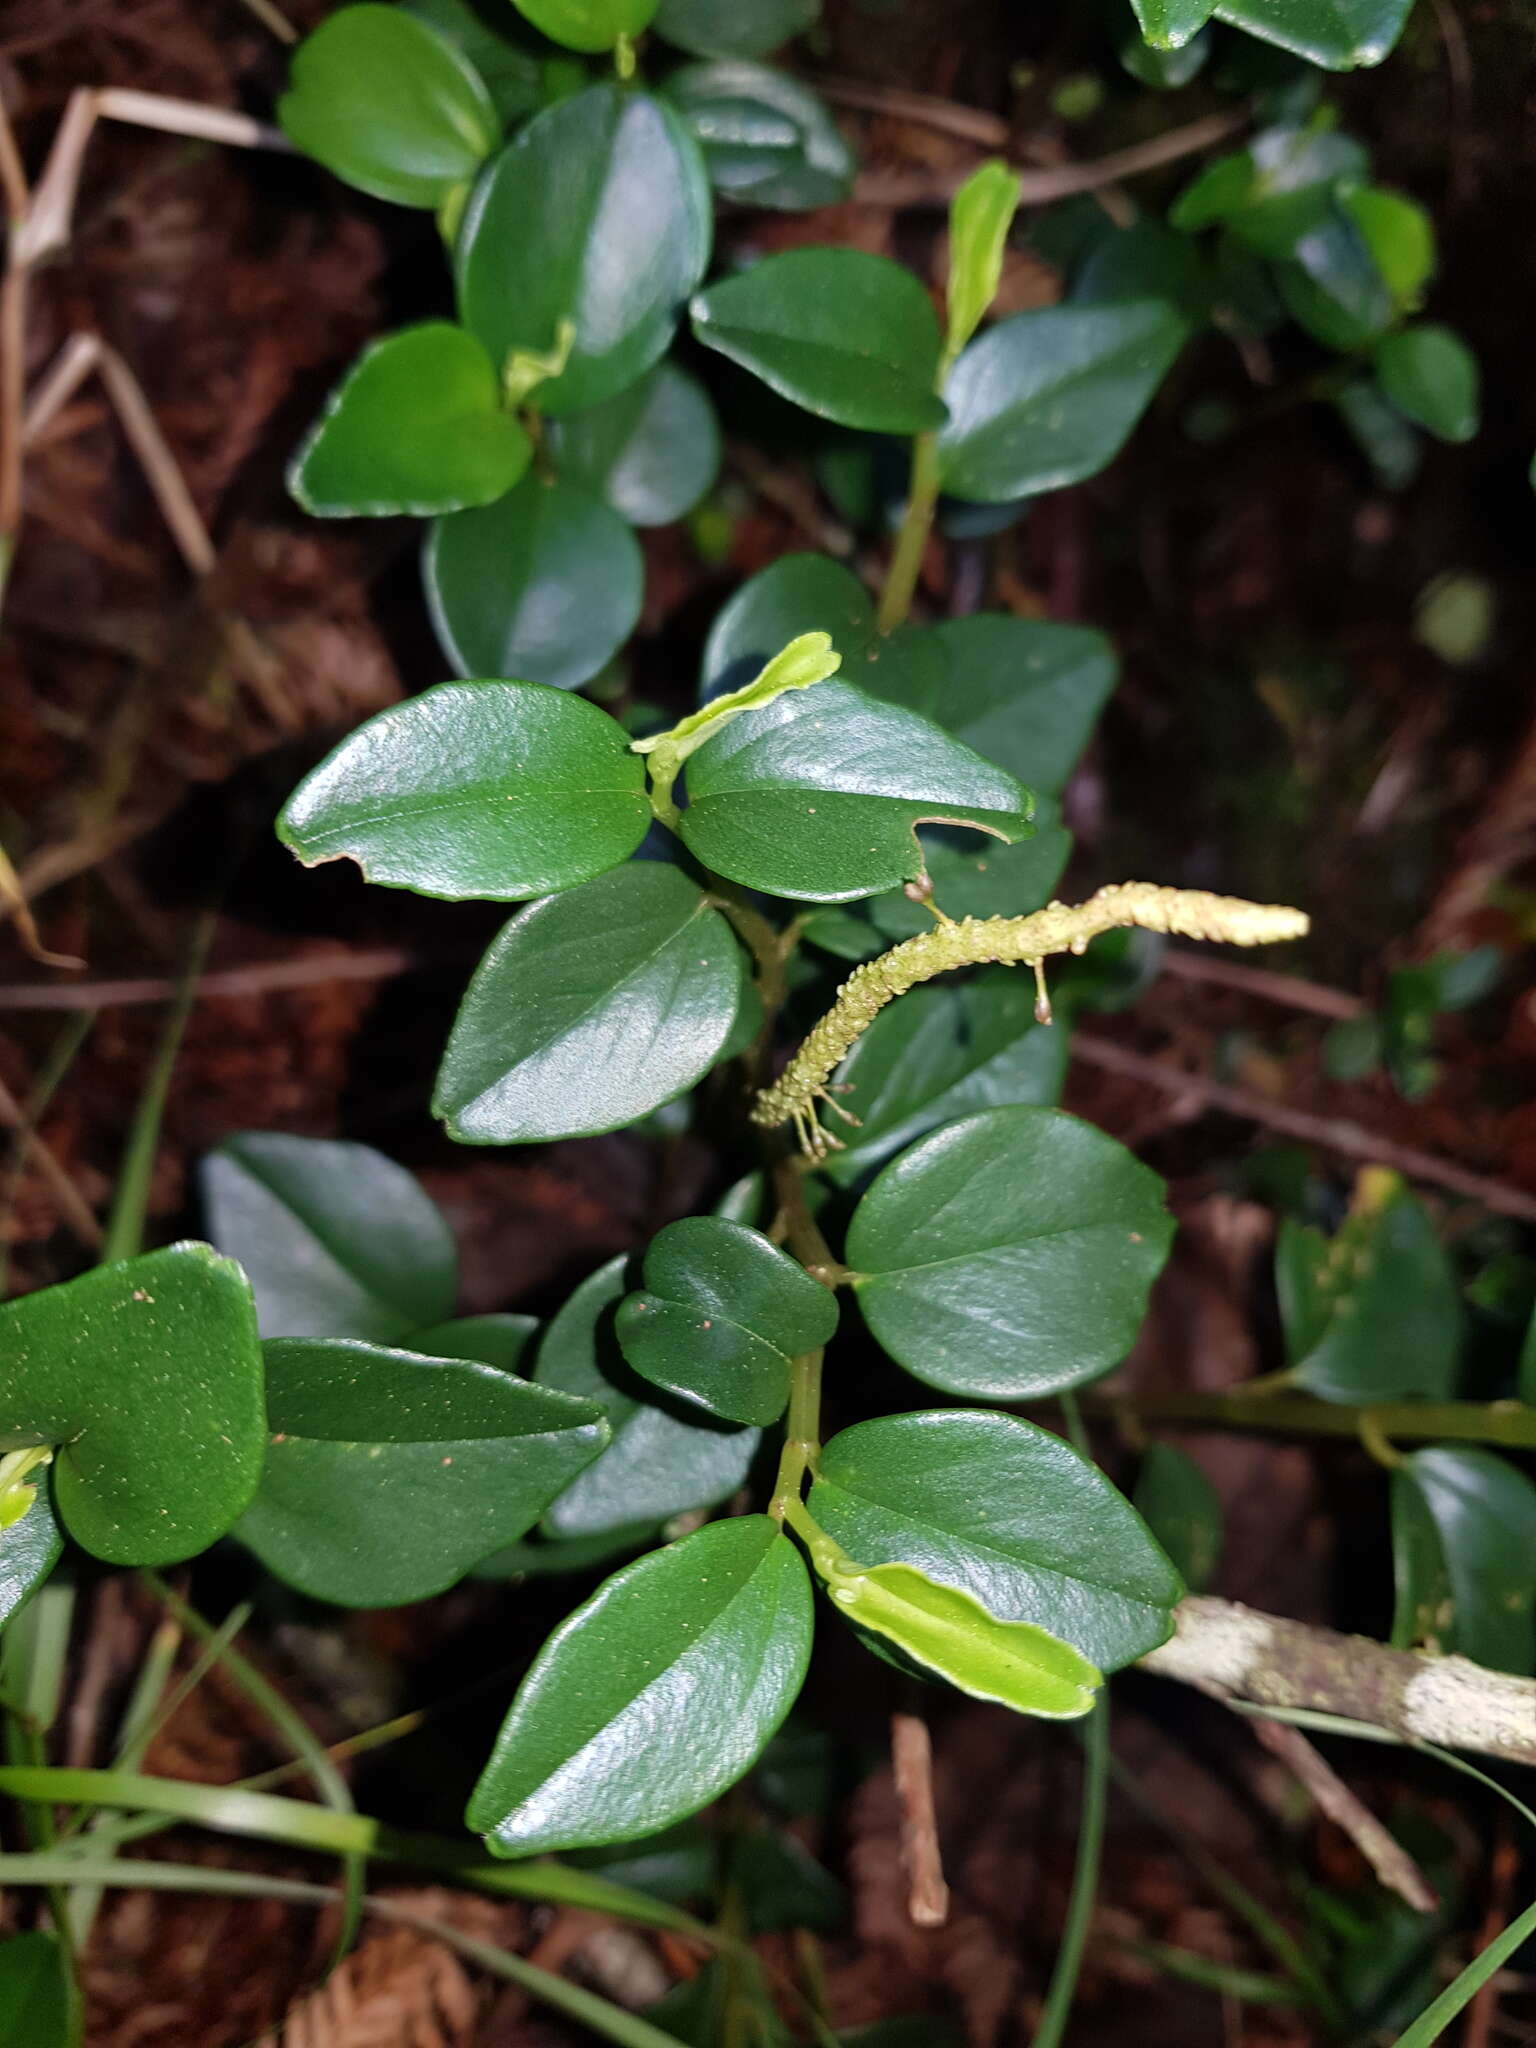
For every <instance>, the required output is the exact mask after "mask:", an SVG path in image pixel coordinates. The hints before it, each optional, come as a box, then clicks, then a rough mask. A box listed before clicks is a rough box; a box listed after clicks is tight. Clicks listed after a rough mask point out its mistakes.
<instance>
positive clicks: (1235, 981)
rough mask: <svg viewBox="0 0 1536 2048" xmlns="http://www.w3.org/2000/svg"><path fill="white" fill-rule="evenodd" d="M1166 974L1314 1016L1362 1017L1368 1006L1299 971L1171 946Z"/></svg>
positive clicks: (1343, 1019) (1164, 962)
mask: <svg viewBox="0 0 1536 2048" xmlns="http://www.w3.org/2000/svg"><path fill="white" fill-rule="evenodd" d="M1159 964H1160V965H1161V968H1162V971H1163V973H1164V974H1171V975H1172V976H1173V977H1174V979H1175V980H1176V981H1205V982H1210V983H1212V984H1213V985H1214V986H1215V987H1217V988H1230V989H1235V990H1236V991H1237V992H1238V994H1239V995H1245V996H1258V997H1260V998H1261V999H1262V1000H1263V1001H1264V1002H1267V1003H1282V1004H1284V1006H1285V1007H1286V1008H1287V1009H1289V1010H1309V1011H1311V1012H1312V1014H1313V1015H1314V1016H1318V1017H1331V1018H1333V1019H1335V1020H1336V1021H1337V1022H1339V1023H1347V1022H1348V1021H1349V1020H1350V1019H1351V1018H1354V1017H1363V1016H1364V1015H1365V1011H1366V1005H1365V1003H1364V1001H1363V1000H1362V999H1361V998H1360V997H1359V996H1352V995H1349V994H1347V993H1346V992H1345V991H1344V990H1343V989H1341V988H1324V987H1323V985H1322V984H1321V983H1320V982H1316V981H1306V980H1304V979H1303V978H1302V977H1301V976H1300V975H1298V974H1277V973H1276V972H1275V971H1274V969H1273V968H1271V967H1246V966H1244V965H1243V963H1242V962H1241V961H1240V960H1222V959H1220V958H1218V957H1216V956H1214V955H1212V954H1208V953H1186V952H1185V951H1184V949H1183V948H1182V947H1181V946H1170V947H1169V948H1168V949H1167V951H1166V952H1165V953H1164V954H1163V956H1162V960H1161V962H1160V963H1159Z"/></svg>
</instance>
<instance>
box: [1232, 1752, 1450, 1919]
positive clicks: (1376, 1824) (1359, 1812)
mask: <svg viewBox="0 0 1536 2048" xmlns="http://www.w3.org/2000/svg"><path fill="white" fill-rule="evenodd" d="M1253 1732H1254V1734H1255V1735H1256V1736H1257V1737H1258V1738H1259V1741H1260V1742H1261V1743H1263V1745H1264V1747H1265V1748H1266V1749H1267V1750H1268V1751H1269V1753H1270V1755H1271V1756H1277V1757H1279V1759H1280V1761H1281V1762H1282V1763H1283V1764H1284V1765H1285V1767H1286V1769H1287V1770H1288V1771H1289V1772H1290V1773H1291V1775H1292V1777H1294V1778H1296V1779H1297V1780H1299V1782H1300V1783H1301V1784H1302V1785H1304V1786H1305V1787H1306V1789H1307V1791H1308V1792H1310V1793H1311V1795H1312V1797H1313V1799H1314V1800H1315V1801H1316V1803H1317V1805H1318V1806H1320V1807H1321V1808H1322V1810H1323V1812H1324V1813H1325V1814H1326V1815H1327V1816H1328V1818H1329V1819H1330V1820H1331V1821H1332V1822H1333V1823H1334V1825H1335V1826H1336V1827H1340V1828H1342V1829H1343V1830H1344V1832H1345V1834H1346V1835H1348V1836H1349V1839H1350V1840H1351V1841H1352V1842H1353V1843H1354V1845H1355V1847H1356V1848H1357V1849H1358V1850H1359V1851H1360V1854H1361V1855H1362V1856H1363V1857H1364V1858H1365V1860H1366V1862H1367V1863H1368V1864H1369V1865H1370V1866H1371V1868H1372V1870H1374V1871H1375V1873H1376V1875H1377V1877H1378V1878H1380V1880H1381V1882H1382V1883H1383V1884H1384V1885H1385V1886H1386V1887H1387V1889H1388V1891H1393V1892H1396V1893H1397V1895H1398V1897H1399V1898H1400V1899H1404V1900H1406V1901H1407V1903H1408V1904H1409V1905H1410V1906H1412V1908H1413V1910H1414V1911H1415V1912H1416V1913H1432V1912H1433V1911H1434V1910H1435V1908H1436V1906H1437V1905H1438V1904H1439V1903H1440V1901H1439V1899H1438V1898H1437V1897H1436V1896H1435V1893H1434V1892H1433V1890H1432V1889H1431V1888H1430V1884H1429V1881H1428V1879H1427V1878H1426V1877H1425V1875H1424V1873H1423V1871H1422V1870H1420V1868H1419V1866H1418V1864H1417V1863H1415V1862H1414V1860H1413V1858H1412V1857H1411V1856H1410V1855H1409V1854H1408V1851H1407V1850H1406V1849H1405V1848H1404V1847H1403V1845H1402V1843H1401V1842H1399V1841H1398V1840H1397V1838H1396V1836H1394V1835H1392V1834H1390V1833H1389V1832H1388V1830H1387V1829H1386V1828H1385V1827H1383V1826H1382V1824H1381V1822H1380V1821H1379V1820H1378V1819H1377V1818H1376V1816H1375V1814H1374V1813H1372V1812H1371V1809H1370V1808H1369V1807H1368V1806H1367V1805H1366V1804H1365V1803H1364V1801H1363V1800H1362V1799H1360V1798H1359V1796H1358V1795H1357V1794H1356V1793H1354V1792H1351V1791H1350V1789H1349V1787H1348V1786H1347V1785H1346V1784H1345V1783H1344V1780H1343V1779H1342V1778H1341V1777H1340V1776H1339V1774H1338V1772H1337V1771H1336V1770H1335V1769H1334V1768H1333V1765H1332V1764H1331V1763H1329V1761H1328V1759H1327V1758H1326V1757H1325V1756H1324V1755H1323V1754H1322V1752H1321V1751H1320V1750H1319V1749H1317V1748H1316V1746H1315V1745H1314V1744H1313V1743H1311V1742H1309V1741H1308V1740H1307V1738H1306V1736H1305V1735H1303V1734H1302V1732H1301V1730H1300V1729H1299V1728H1292V1727H1290V1726H1288V1725H1287V1724H1286V1723H1285V1722H1284V1721H1263V1720H1255V1721H1254V1723H1253Z"/></svg>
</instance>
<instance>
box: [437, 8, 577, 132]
mask: <svg viewBox="0 0 1536 2048" xmlns="http://www.w3.org/2000/svg"><path fill="white" fill-rule="evenodd" d="M402 5H403V6H404V8H405V11H406V13H407V14H414V15H415V16H416V17H417V19H418V20H420V21H424V22H426V24H427V26H428V27H429V28H434V29H436V31H437V33H438V34H439V35H440V36H442V37H443V39H444V40H445V41H446V42H450V43H452V44H453V46H454V48H455V49H456V50H458V52H459V53H460V55H461V56H462V57H463V58H464V59H465V60H466V62H467V63H468V65H469V67H470V69H471V70H472V71H477V72H478V73H479V74H480V77H481V79H482V80H483V82H484V85H485V89H486V91H487V92H488V93H489V94H490V96H491V100H492V103H493V104H494V106H495V108H496V111H497V113H498V114H499V115H500V117H501V120H502V123H503V125H504V126H506V127H508V128H511V127H515V126H516V124H517V123H518V122H520V121H526V120H527V118H528V116H529V115H530V114H534V113H537V112H538V110H539V108H540V107H541V106H542V105H543V104H544V76H545V62H544V59H543V57H541V56H540V54H539V52H538V49H537V47H536V43H535V39H534V38H533V37H532V36H529V37H527V38H526V40H524V41H521V42H520V41H518V40H517V35H516V32H517V24H516V23H515V22H514V20H513V17H512V16H511V15H510V14H509V13H508V12H507V10H506V8H505V6H504V5H503V4H502V0H495V4H494V5H492V4H491V0H483V4H477V0H402ZM493 22H494V24H495V25H494V26H493V25H492V24H493ZM503 24H504V25H503Z"/></svg>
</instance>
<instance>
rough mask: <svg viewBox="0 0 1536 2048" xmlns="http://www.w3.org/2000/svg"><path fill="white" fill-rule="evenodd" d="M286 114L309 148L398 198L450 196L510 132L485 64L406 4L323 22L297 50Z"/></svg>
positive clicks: (282, 113) (430, 202)
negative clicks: (481, 70)
mask: <svg viewBox="0 0 1536 2048" xmlns="http://www.w3.org/2000/svg"><path fill="white" fill-rule="evenodd" d="M277 118H278V120H279V121H280V122H281V123H282V126H283V128H284V129H285V131H286V132H287V134H288V137H289V139H290V140H291V141H292V142H294V143H295V144H297V146H298V147H299V148H300V149H302V150H303V151H304V153H305V154H306V155H307V156H312V157H315V158H316V159H317V160H318V161H319V162H320V163H322V164H324V165H325V167H326V169H327V170H329V171H334V172H335V174H336V176H337V177H338V178H345V179H346V181H347V183H348V184H349V185H355V186H357V188H358V189H359V191H362V192H370V193H372V195H373V196H374V198H375V199H392V200H393V201H394V202H395V204H396V205H398V206H425V207H438V206H441V205H442V204H443V203H444V201H445V200H447V199H449V198H450V197H451V195H452V194H453V193H454V192H455V191H457V190H458V189H459V188H460V187H462V186H463V185H465V184H466V183H467V182H468V180H469V179H471V178H473V177H474V175H475V172H476V171H477V170H478V169H479V167H480V164H481V162H482V160H483V159H484V158H485V157H487V156H489V154H490V153H491V151H492V150H493V149H494V148H495V147H496V145H497V143H498V142H499V141H500V140H501V122H500V119H499V118H498V116H497V113H496V109H495V107H494V106H493V105H492V103H491V96H490V94H489V93H488V92H487V91H486V89H485V86H484V85H483V84H482V82H481V80H480V77H479V74H478V73H477V72H475V71H474V70H473V69H472V68H471V66H470V65H469V64H468V63H467V62H466V61H465V59H464V58H463V57H462V56H461V55H460V53H459V51H458V50H457V49H456V48H455V47H454V45H453V44H452V43H451V42H449V41H447V40H446V39H445V38H444V37H443V36H440V35H438V34H437V33H436V31H435V30H433V29H431V28H429V27H428V25H427V24H426V22H424V21H419V20H417V18H416V17H415V16H414V15H412V14H407V13H406V12H405V10H404V9H403V8H399V7H380V6H373V5H364V6H358V7H342V8H338V9H337V11H336V12H335V13H334V14H332V15H330V16H328V17H327V19H326V20H324V21H323V22H321V24H320V26H319V27H318V28H317V29H316V30H315V31H314V33H313V34H312V35H309V36H306V37H305V39H304V41H303V42H302V43H301V44H300V45H299V47H298V49H297V50H296V51H295V52H294V58H293V70H292V74H291V76H290V81H289V86H288V90H287V92H285V93H284V94H283V96H282V98H281V99H280V100H279V101H278V103H277Z"/></svg>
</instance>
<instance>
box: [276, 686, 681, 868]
mask: <svg viewBox="0 0 1536 2048" xmlns="http://www.w3.org/2000/svg"><path fill="white" fill-rule="evenodd" d="M650 822H651V808H650V803H649V800H648V799H647V797H646V794H645V771H644V768H643V766H642V764H641V762H640V760H639V758H638V756H637V755H635V754H633V753H631V752H630V747H629V740H628V736H627V735H626V734H625V732H624V729H623V727H622V726H620V725H619V724H617V723H616V722H615V720H613V719H612V718H610V717H609V716H608V714H607V712H606V711H600V710H599V709H598V707H597V706H596V705H595V704H589V703H588V702H587V700H586V699H585V698H584V697H573V696H572V695H571V694H570V693H569V692H568V691H566V690H560V689H551V688H549V687H548V686H547V685H546V684H543V683H500V682H467V683H440V684H438V685H437V687H436V688H434V689H430V690H424V691H423V692H422V693H421V695H420V696H419V697H410V698H407V700H406V701H405V703H403V704H396V705H392V706H391V708H390V709H389V710H388V711H381V712H380V713H379V714H378V716H377V717H376V718H370V719H369V720H368V721H367V722H366V724H364V725H361V726H359V728H358V729H357V731H356V732H354V733H352V734H350V735H349V736H348V737H347V738H346V739H344V740H343V741H342V743H341V745H340V746H339V747H337V748H336V749H335V751H334V752H333V753H331V754H329V755H327V756H326V758H325V760H324V761H322V762H321V764H320V766H319V767H318V768H316V769H314V770H313V771H312V772H311V773H310V774H309V775H307V776H306V777H305V778H304V780H303V782H301V783H300V784H299V787H298V788H297V790H295V792H294V794H293V795H292V796H291V797H290V798H289V799H288V802H287V804H286V805H285V807H284V809H283V813H282V816H281V817H280V818H279V820H278V826H277V834H278V837H279V838H280V839H281V840H282V841H283V844H284V845H285V846H289V847H291V848H292V849H293V851H294V852H295V853H296V854H297V855H298V857H299V859H300V860H301V861H303V863H304V865H305V866H306V867H316V866H318V865H319V864H320V863H321V862H322V861H328V860H346V859H350V860H355V861H356V862H357V864H358V866H359V867H360V868H361V869H362V871H363V873H364V875H365V876H366V877H367V878H368V880H369V881H370V882H382V883H384V884H386V885H387V886H389V887H392V888H397V889H414V890H415V891H416V892H417V893H418V894H419V895H423V896H440V897H447V898H449V899H455V898H459V897H466V896H467V897H479V898H482V899H488V900H490V901H493V902H509V901H510V902H515V901H519V900H521V899H523V898H526V897H529V896H542V895H546V894H548V893H549V892H550V891H552V890H558V889H569V888H571V887H573V886H574V885H575V884H576V883H578V882H587V881H590V880H591V879H592V877H593V876H594V875H600V874H602V873H603V872H604V871H605V870H606V869H608V868H612V867H617V866H618V864H619V863H620V862H621V861H625V860H628V858H629V856H630V855H631V854H632V853H633V852H634V850H635V848H636V847H637V846H638V845H639V844H640V842H641V840H642V839H643V838H644V837H645V835H646V832H647V830H648V829H649V827H650Z"/></svg>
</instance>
